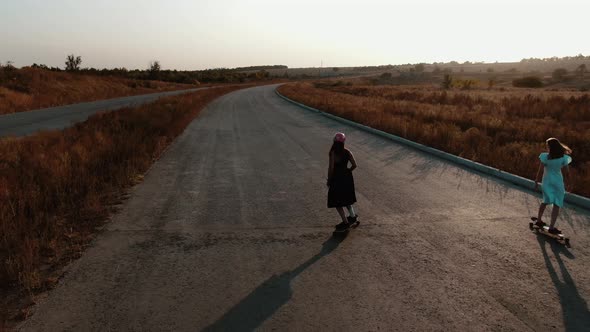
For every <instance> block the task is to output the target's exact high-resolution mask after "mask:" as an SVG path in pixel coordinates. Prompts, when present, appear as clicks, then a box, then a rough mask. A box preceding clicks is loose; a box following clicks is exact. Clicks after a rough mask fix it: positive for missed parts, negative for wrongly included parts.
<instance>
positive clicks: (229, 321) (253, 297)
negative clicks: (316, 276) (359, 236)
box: [203, 236, 346, 331]
mask: <svg viewBox="0 0 590 332" xmlns="http://www.w3.org/2000/svg"><path fill="white" fill-rule="evenodd" d="M345 237H346V236H338V237H331V238H329V239H328V240H326V241H325V242H324V243H323V244H322V249H321V250H320V252H319V253H317V254H315V255H314V256H313V257H311V258H310V259H308V260H307V261H305V262H304V263H302V264H301V265H299V266H298V267H296V268H295V269H293V270H290V271H286V272H284V273H282V274H280V275H273V276H272V277H270V278H268V279H267V280H266V281H265V282H263V283H262V284H260V286H258V287H257V288H256V289H255V290H253V291H252V292H251V293H250V294H249V295H248V296H246V297H245V298H244V299H243V300H242V301H240V302H239V303H238V304H236V305H235V306H234V307H233V308H231V309H230V310H229V311H228V312H226V313H225V314H224V315H223V316H222V317H221V318H219V319H218V320H217V321H216V322H215V323H213V324H212V325H209V326H207V327H206V328H204V329H203V331H253V330H255V329H256V328H257V327H259V326H260V325H261V324H262V323H263V322H264V321H265V320H266V319H268V318H270V317H271V316H272V315H273V314H274V313H275V312H276V311H277V310H278V309H279V308H280V307H281V306H283V305H284V304H285V303H287V302H288V301H289V299H291V296H292V295H293V290H292V289H291V281H293V279H295V277H297V276H298V275H299V274H300V273H301V272H303V271H304V270H305V269H307V268H308V267H310V266H311V265H313V264H314V263H315V262H317V261H318V260H320V259H321V258H322V257H324V256H326V255H328V254H330V253H331V252H332V251H334V249H336V248H337V247H338V245H339V244H340V243H341V242H342V240H343V239H344V238H345Z"/></svg>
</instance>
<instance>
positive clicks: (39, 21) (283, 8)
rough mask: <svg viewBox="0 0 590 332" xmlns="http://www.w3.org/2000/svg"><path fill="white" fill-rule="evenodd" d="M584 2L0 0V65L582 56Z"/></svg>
mask: <svg viewBox="0 0 590 332" xmlns="http://www.w3.org/2000/svg"><path fill="white" fill-rule="evenodd" d="M589 13H590V0H556V1H549V0H489V1H488V0H451V1H443V0H441V1H437V0H414V1H410V0H389V1H377V0H364V1H361V0H357V1H348V0H273V1H271V0H252V1H248V0H243V1H237V0H215V1H209V0H207V1H205V0H192V1H189V0H168V1H163V0H94V1H91V0H51V1H49V0H37V1H34V0H1V3H0V62H3V63H4V62H6V61H8V60H10V61H13V62H14V63H15V65H16V66H19V67H20V66H24V65H30V64H32V63H43V64H47V65H49V66H59V67H63V66H64V60H65V57H66V55H67V54H69V53H74V54H76V55H81V56H82V60H83V63H82V66H83V67H97V68H103V67H108V68H112V67H127V68H146V67H147V66H148V64H149V62H150V61H151V60H159V61H160V62H161V64H162V67H163V68H166V69H205V68H216V67H240V66H252V65H266V64H284V65H288V66H289V67H319V66H320V64H321V63H322V62H323V66H324V67H330V66H360V65H380V64H401V63H418V62H429V63H430V62H435V61H436V62H440V61H445V62H446V61H451V60H456V61H460V62H463V61H466V60H469V61H486V62H494V61H500V62H504V61H519V60H520V59H522V58H528V57H551V56H566V55H577V54H579V53H582V54H584V55H590V43H589V42H588V31H590V23H588V22H589V21H588V15H589Z"/></svg>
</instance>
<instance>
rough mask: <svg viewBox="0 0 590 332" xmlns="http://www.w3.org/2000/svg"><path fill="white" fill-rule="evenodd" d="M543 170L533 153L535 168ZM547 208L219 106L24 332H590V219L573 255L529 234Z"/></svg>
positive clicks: (306, 123) (460, 174)
mask: <svg viewBox="0 0 590 332" xmlns="http://www.w3.org/2000/svg"><path fill="white" fill-rule="evenodd" d="M336 131H344V132H345V133H347V135H348V141H347V145H348V147H349V148H350V149H351V150H352V151H353V152H354V154H355V157H356V159H357V161H358V169H357V170H355V172H354V176H355V181H356V186H357V198H358V200H359V201H358V203H357V212H358V213H359V215H360V216H361V221H362V222H361V225H360V227H359V228H357V229H355V230H353V231H351V232H350V233H349V234H348V236H347V237H345V238H334V237H332V230H333V225H335V224H336V223H338V222H339V220H338V217H337V214H336V211H334V210H330V209H327V208H326V192H327V190H326V187H325V177H326V173H327V163H328V158H327V157H328V149H329V147H330V144H331V139H332V136H333V134H334V133H335V132H336ZM531 159H532V160H534V156H531ZM538 203H539V198H538V195H536V194H533V193H531V192H527V191H524V190H521V189H518V188H514V187H513V186H510V185H508V184H505V183H502V182H498V181H496V180H495V179H493V178H489V177H487V176H483V175H480V174H476V173H473V172H471V171H468V170H465V169H463V168H460V167H457V166H454V165H452V164H449V163H447V162H445V161H441V160H438V159H434V158H432V157H430V156H428V155H425V154H423V153H420V152H416V151H413V150H410V149H408V148H406V147H403V146H400V145H397V144H394V143H392V142H390V141H388V140H386V139H384V138H381V137H376V136H373V135H371V134H368V133H365V132H362V131H359V130H357V129H353V128H350V127H347V126H345V125H342V124H340V123H338V122H334V121H333V120H330V119H328V118H325V117H322V116H321V115H318V114H315V113H311V112H308V111H305V110H302V109H300V108H298V107H296V106H293V105H291V104H289V103H287V102H285V101H283V100H282V99H280V98H278V97H277V96H276V95H275V94H274V87H273V86H266V87H257V88H251V89H247V90H240V91H237V92H234V93H231V94H229V95H226V96H224V97H222V98H220V99H218V100H216V101H215V102H213V103H212V104H210V105H209V106H208V107H207V108H206V109H205V110H204V112H203V113H202V114H201V115H200V116H199V118H198V119H197V120H195V121H194V122H193V123H192V124H191V125H190V126H189V127H188V128H187V130H186V131H185V132H184V133H183V134H182V135H181V136H180V137H179V138H178V139H177V141H176V142H175V143H174V144H173V145H172V146H171V147H170V149H169V150H168V151H167V152H166V153H165V155H164V156H163V157H162V159H161V160H159V161H158V162H157V163H156V164H155V165H154V166H153V168H152V169H151V170H150V171H149V172H148V174H147V175H146V177H145V179H144V181H143V182H142V183H141V184H139V185H137V186H136V187H135V188H134V189H133V191H132V192H131V195H130V198H129V200H128V201H127V202H126V203H125V204H124V205H123V206H122V208H121V211H120V212H119V213H118V214H117V215H116V216H114V218H113V220H112V222H111V223H110V224H108V226H107V227H105V229H104V230H103V232H102V234H101V235H100V236H99V237H98V238H97V240H96V241H95V243H94V244H93V246H92V247H91V248H90V249H89V250H87V252H86V253H85V254H84V255H83V257H82V258H81V259H79V260H78V261H76V262H74V263H72V264H71V265H70V266H69V267H68V270H67V273H66V275H65V277H64V278H63V279H62V280H61V281H60V283H59V285H58V286H57V288H56V289H54V290H53V291H51V292H50V293H49V294H48V295H46V297H45V298H44V299H40V300H39V304H38V305H37V307H36V309H35V311H34V315H33V316H32V317H31V318H30V319H29V320H27V321H26V322H25V323H24V324H23V325H22V326H21V328H22V329H23V330H25V331H41V330H47V331H108V330H123V331H162V330H175V331H176V330H178V331H198V330H205V331H222V330H225V331H233V330H254V329H257V330H281V331H284V330H287V331H310V330H315V331H342V330H344V331H376V330H386V331H546V330H557V331H560V330H561V331H563V330H567V331H582V330H586V331H587V330H588V327H589V326H590V311H589V304H588V302H589V301H590V274H589V273H588V272H589V271H590V258H589V257H590V240H589V236H588V235H589V233H590V215H589V213H588V212H584V211H576V210H574V209H572V208H567V209H565V210H564V211H563V212H564V213H563V214H562V218H561V219H560V221H559V224H558V225H559V226H560V227H561V228H562V229H563V230H564V231H565V232H566V233H567V235H568V236H569V237H570V238H571V243H572V248H571V249H567V248H564V247H562V246H560V245H556V244H552V242H550V241H548V240H546V239H545V238H544V237H543V236H537V235H535V234H533V233H531V232H530V231H529V230H528V221H529V216H532V215H534V214H535V213H536V209H537V206H538V205H537V204H538Z"/></svg>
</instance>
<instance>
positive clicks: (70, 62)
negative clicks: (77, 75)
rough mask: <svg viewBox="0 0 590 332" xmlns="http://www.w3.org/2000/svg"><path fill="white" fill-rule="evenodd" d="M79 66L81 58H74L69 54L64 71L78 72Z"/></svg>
mask: <svg viewBox="0 0 590 332" xmlns="http://www.w3.org/2000/svg"><path fill="white" fill-rule="evenodd" d="M81 64H82V57H80V56H74V55H73V54H70V55H68V57H67V58H66V70H67V71H77V70H80V65H81Z"/></svg>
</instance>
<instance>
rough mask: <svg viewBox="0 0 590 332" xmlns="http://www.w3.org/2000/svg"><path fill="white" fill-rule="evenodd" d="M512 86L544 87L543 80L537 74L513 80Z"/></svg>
mask: <svg viewBox="0 0 590 332" xmlns="http://www.w3.org/2000/svg"><path fill="white" fill-rule="evenodd" d="M512 86H515V87H517V88H541V87H543V81H541V79H540V78H539V77H537V76H526V77H523V78H517V79H515V80H513V81H512Z"/></svg>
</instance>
